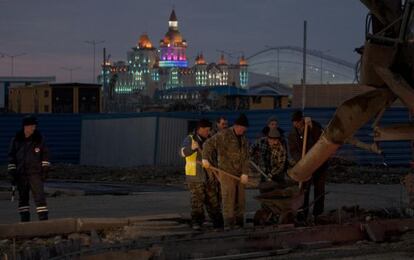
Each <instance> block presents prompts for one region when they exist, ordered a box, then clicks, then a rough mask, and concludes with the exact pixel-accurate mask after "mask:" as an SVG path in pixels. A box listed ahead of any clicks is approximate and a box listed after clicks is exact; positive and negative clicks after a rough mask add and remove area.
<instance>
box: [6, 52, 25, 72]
mask: <svg viewBox="0 0 414 260" xmlns="http://www.w3.org/2000/svg"><path fill="white" fill-rule="evenodd" d="M26 54H27V53H25V52H23V53H19V54H14V55H11V54H7V53H3V54H2V56H3V57H4V56H7V57H9V58H10V59H11V76H12V77H13V76H14V58H17V57H20V56H23V55H26Z"/></svg>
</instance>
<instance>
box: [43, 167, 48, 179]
mask: <svg viewBox="0 0 414 260" xmlns="http://www.w3.org/2000/svg"><path fill="white" fill-rule="evenodd" d="M48 177H49V167H48V166H43V167H42V181H45V180H46V179H47V178H48Z"/></svg>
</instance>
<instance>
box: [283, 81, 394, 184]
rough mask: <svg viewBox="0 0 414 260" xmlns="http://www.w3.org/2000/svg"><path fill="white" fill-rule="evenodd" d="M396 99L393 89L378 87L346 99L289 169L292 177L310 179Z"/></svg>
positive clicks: (302, 179)
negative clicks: (360, 129)
mask: <svg viewBox="0 0 414 260" xmlns="http://www.w3.org/2000/svg"><path fill="white" fill-rule="evenodd" d="M395 98H396V96H395V95H394V94H393V93H392V92H391V91H390V90H389V89H376V90H372V91H369V92H366V93H364V94H361V95H358V96H356V97H354V98H351V99H349V100H347V101H345V102H344V103H343V104H342V105H341V106H339V107H338V109H337V110H336V112H335V114H334V117H333V119H332V120H331V121H330V122H329V124H328V127H327V128H326V130H325V131H324V133H323V135H322V136H321V138H319V140H318V141H317V142H316V144H315V145H314V146H313V147H312V148H311V149H310V150H309V152H308V153H307V154H306V155H305V157H303V158H302V159H301V160H300V161H299V162H298V163H297V164H296V165H295V166H294V167H293V168H292V169H290V170H289V171H288V175H289V176H290V178H292V179H293V180H295V181H298V182H304V181H307V180H309V179H310V178H311V177H312V175H313V173H314V172H315V171H316V170H317V169H318V168H319V167H320V166H321V165H322V164H323V163H324V162H325V161H326V160H328V158H329V157H330V156H331V155H332V154H334V153H335V152H336V150H337V149H338V148H339V147H340V146H341V145H342V144H343V143H344V142H345V141H346V140H347V139H349V138H351V137H352V136H353V135H354V133H355V132H356V131H357V130H358V129H359V128H361V127H362V126H363V125H364V124H366V123H367V122H368V121H369V120H370V119H371V118H373V117H374V116H375V115H376V114H378V113H379V112H380V111H381V110H382V109H383V108H384V107H388V106H389V105H391V104H392V102H394V100H395Z"/></svg>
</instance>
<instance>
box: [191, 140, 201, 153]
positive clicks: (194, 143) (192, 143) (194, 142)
mask: <svg viewBox="0 0 414 260" xmlns="http://www.w3.org/2000/svg"><path fill="white" fill-rule="evenodd" d="M198 148H200V146H199V145H198V143H197V142H196V141H192V142H191V150H193V151H194V150H197V149H198Z"/></svg>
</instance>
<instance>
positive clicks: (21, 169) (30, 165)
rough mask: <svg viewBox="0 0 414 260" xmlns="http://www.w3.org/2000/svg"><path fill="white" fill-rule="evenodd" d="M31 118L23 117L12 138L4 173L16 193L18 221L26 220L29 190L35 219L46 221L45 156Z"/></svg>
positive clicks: (46, 153)
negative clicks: (21, 123) (34, 206)
mask: <svg viewBox="0 0 414 260" xmlns="http://www.w3.org/2000/svg"><path fill="white" fill-rule="evenodd" d="M36 126H37V119H36V117H34V116H26V117H25V118H23V129H22V130H20V131H18V132H17V133H16V136H15V137H14V138H13V139H12V141H11V144H10V149H9V154H8V160H9V164H8V173H9V176H10V177H11V180H12V185H13V186H15V185H17V190H18V192H19V213H20V220H21V221H22V222H27V221H30V206H29V192H30V191H32V194H33V197H34V201H35V204H36V212H37V214H38V217H39V220H47V219H48V208H47V205H46V196H45V193H44V189H43V182H44V180H45V179H46V178H47V173H48V171H49V166H50V163H49V157H48V156H49V155H48V149H47V147H46V144H45V141H44V139H43V137H42V135H41V134H40V132H39V131H38V130H36Z"/></svg>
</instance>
